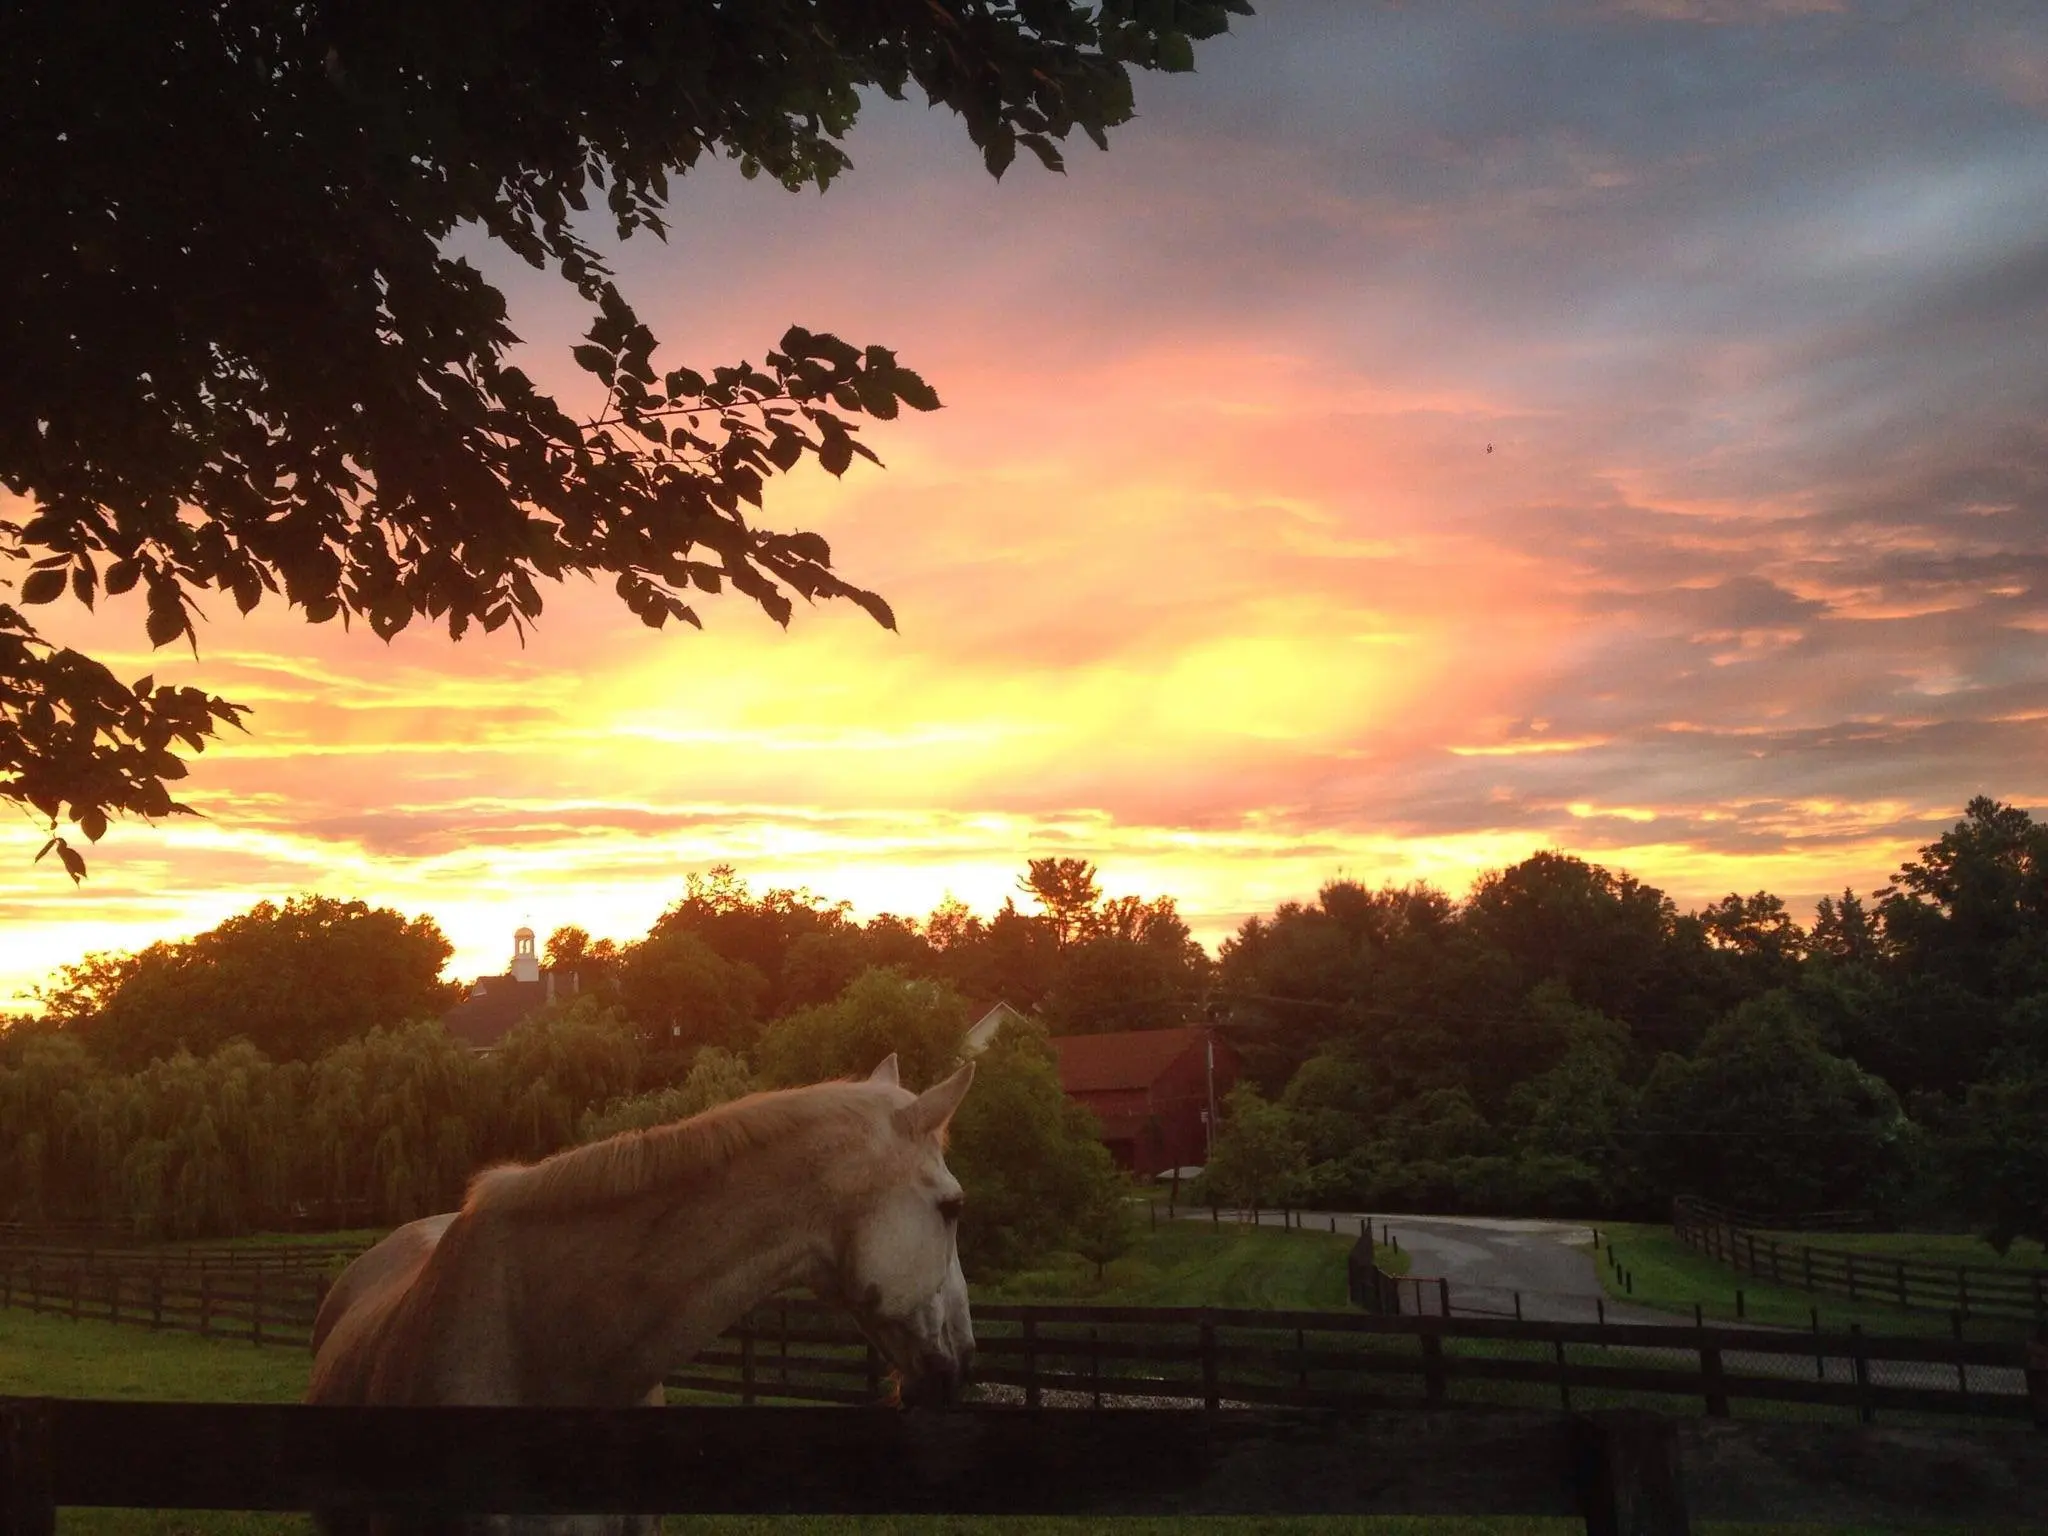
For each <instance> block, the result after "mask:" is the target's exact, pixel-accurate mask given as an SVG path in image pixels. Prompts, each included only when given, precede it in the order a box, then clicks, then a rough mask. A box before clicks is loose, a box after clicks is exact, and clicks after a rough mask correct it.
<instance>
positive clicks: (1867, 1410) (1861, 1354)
mask: <svg viewBox="0 0 2048 1536" xmlns="http://www.w3.org/2000/svg"><path fill="white" fill-rule="evenodd" d="M1849 1339H1850V1344H1849V1348H1850V1351H1851V1353H1852V1360H1853V1363H1854V1364H1855V1367H1856V1422H1857V1423H1859V1424H1874V1423H1876V1422H1877V1410H1876V1409H1874V1408H1872V1407H1871V1406H1870V1356H1869V1354H1868V1353H1866V1352H1865V1350H1864V1348H1863V1325H1862V1324H1861V1323H1851V1324H1850V1325H1849Z"/></svg>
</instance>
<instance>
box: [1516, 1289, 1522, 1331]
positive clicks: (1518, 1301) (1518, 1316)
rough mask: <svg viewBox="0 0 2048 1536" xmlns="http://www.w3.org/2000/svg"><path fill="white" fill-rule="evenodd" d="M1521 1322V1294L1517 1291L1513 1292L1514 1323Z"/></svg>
mask: <svg viewBox="0 0 2048 1536" xmlns="http://www.w3.org/2000/svg"><path fill="white" fill-rule="evenodd" d="M1521 1320H1522V1293H1521V1292H1520V1291H1517V1292H1515V1321H1516V1322H1518V1323H1519V1322H1520V1321H1521Z"/></svg>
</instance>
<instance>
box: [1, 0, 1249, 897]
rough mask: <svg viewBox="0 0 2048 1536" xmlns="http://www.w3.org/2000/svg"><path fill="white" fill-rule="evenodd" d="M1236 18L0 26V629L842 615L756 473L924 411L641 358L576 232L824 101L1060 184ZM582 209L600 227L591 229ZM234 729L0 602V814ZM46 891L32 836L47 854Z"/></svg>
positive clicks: (257, 20) (122, 785)
mask: <svg viewBox="0 0 2048 1536" xmlns="http://www.w3.org/2000/svg"><path fill="white" fill-rule="evenodd" d="M1249 10H1250V7H1249V5H1248V4H1246V3H1245V0H1102V3H1099V4H1096V3H1082V0H752V3H749V4H744V5H732V4H720V3H716V0H661V3H651V0H607V3H603V4H598V5H571V4H567V3H563V0H540V3H535V4H527V5H513V6H509V7H508V6H504V5H495V4H488V5H487V4H482V3H479V0H452V3H449V4H436V5H431V6H419V5H409V4H401V3H396V0H370V3H362V4H349V5H342V4H336V3H330V0H322V3H314V4H303V3H288V0H211V3H208V4H204V5H171V6H157V7H149V8H145V9H143V10H139V11H138V10H136V9H134V8H133V7H127V6H118V5H113V4H109V3H107V0H85V3H84V4H83V5H82V6H81V5H80V4H75V3H68V4H59V3H57V0H21V3H17V4H11V5H9V6H7V7H5V8H4V9H0V125H4V130H0V184H4V185H5V186H6V187H7V189H8V225H9V237H8V239H7V240H6V241H5V242H0V294H4V295H5V299H4V301H0V355H5V356H6V358H7V360H8V366H7V368H6V369H5V370H4V372H0V486H4V487H5V488H6V489H7V490H8V491H10V492H12V493H14V495H15V496H16V497H19V498H21V500H22V504H23V506H24V507H25V511H24V512H22V513H18V514H16V515H12V516H9V517H7V518H6V519H5V520H4V521H0V559H4V560H5V561H6V563H7V564H8V565H11V566H13V567H14V568H15V569H16V570H17V571H18V572H20V576H19V602H20V604H21V605H23V606H31V607H32V606H34V605H37V604H44V603H49V602H53V601H55V600H57V599H58V598H60V597H63V596H65V595H66V594H69V596H70V597H71V598H73V599H75V600H76V601H78V602H81V603H84V604H87V605H88V606H90V605H91V604H92V603H93V602H94V601H95V599H96V598H97V597H98V596H99V595H100V594H101V593H103V592H105V593H112V594H119V593H123V592H127V591H130V590H139V591H140V592H142V593H143V594H144V596H145V597H146V600H147V621H146V628H147V631H148V634H149V638H150V640H151V641H152V643H154V644H157V645H163V644H166V643H169V642H172V641H175V640H178V639H180V638H181V637H182V638H184V639H187V640H194V639H195V638H196V636H195V630H194V627H193V620H194V617H195V615H196V614H197V612H198V609H197V605H196V601H195V595H196V594H201V593H205V592H210V591H211V592H220V593H224V594H226V595H228V596H229V597H231V598H232V600H233V601H234V603H235V605H236V607H238V608H239V609H241V610H242V611H243V612H248V611H249V610H250V609H252V608H254V607H256V606H257V605H258V604H260V603H262V602H263V601H264V600H265V598H266V597H269V596H273V595H275V596H280V597H282V599H283V600H284V601H285V602H286V603H287V604H289V605H290V606H291V607H293V608H296V609H298V610H300V611H301V612H303V614H304V615H305V617H306V618H307V619H309V620H311V621H313V622H315V623H321V622H325V621H327V620H329V619H333V618H337V617H339V618H341V619H342V620H343V621H344V622H348V621H350V620H354V619H360V620H361V621H363V622H364V623H365V624H367V625H368V626H369V627H370V629H371V630H372V631H373V632H374V633H376V634H378V635H381V636H390V635H392V634H395V633H396V632H398V631H399V630H401V629H403V628H405V627H406V626H407V625H408V624H409V623H411V622H412V621H413V620H414V619H417V618H426V619H430V620H433V621H436V622H439V623H442V624H445V625H446V626H447V628H448V631H449V633H450V634H451V635H453V636H456V637H460V636H461V635H462V634H463V633H464V632H465V631H466V630H467V629H469V627H470V626H471V625H480V626H481V627H483V628H484V629H486V630H495V629H497V628H499V627H500V626H502V625H505V624H507V623H510V624H513V625H514V626H517V627H521V628H523V627H524V626H525V625H527V624H529V623H530V622H531V621H533V620H534V619H535V618H537V617H538V616H539V614H540V612H541V606H542V603H541V595H540V583H541V582H543V581H548V580H559V579H561V578H563V577H565V576H567V575H570V574H577V573H580V574H585V575H590V576H600V575H602V576H605V577H608V578H611V579H612V581H613V584H614V586H615V589H616V591H617V593H618V595H619V597H620V599H621V600H622V601H623V602H624V603H625V604H626V606H627V607H628V608H630V609H631V610H632V611H633V612H634V613H635V614H637V615H638V616H639V617H641V618H642V619H643V620H645V621H646V622H647V623H649V624H652V625H661V624H664V623H666V622H667V621H669V620H671V619H679V620H682V621H684V622H688V623H693V624H694V623H696V622H698V618H697V613H696V609H695V606H694V604H695V603H696V602H697V601H698V600H699V596H700V595H701V594H708V593H717V592H720V591H723V590H724V589H725V588H727V587H728V586H729V587H731V588H732V589H733V590H735V591H737V592H739V593H741V594H742V595H744V596H745V597H747V598H749V599H751V600H752V601H753V602H754V603H756V604H758V605H759V606H760V607H761V608H762V609H764V610H765V611H766V612H767V613H769V614H770V615H771V616H773V617H774V618H776V619H777V620H779V621H783V622H786V621H787V620H788V618H789V616H790V613H791V609H792V599H793V598H795V597H801V598H804V599H806V600H816V599H820V598H846V599H850V600H852V601H854V602H856V603H859V604H860V605H861V606H863V607H864V608H866V609H867V610H868V612H869V613H871V614H872V615H873V616H874V617H875V618H876V619H877V620H878V621H880V622H882V623H884V624H893V620H892V618H891V616H890V613H889V609H888V607H887V606H886V604H885V603H884V602H883V601H882V600H881V599H880V598H879V597H878V596H876V595H875V594H873V593H871V592H868V591H865V590H863V589H861V588H859V587H857V586H854V585H852V584H851V583H849V582H847V581H845V580H844V579H843V578H841V577H840V576H839V575H838V574H837V572H836V571H835V570H834V568H833V564H832V553H831V550H830V549H829V548H828V547H827V545H826V543H825V541H824V540H823V539H821V538H819V537H818V536H817V535H815V534H811V533H803V532H782V531H776V530H772V529H769V528H766V527H762V526H757V525H756V524H755V522H754V521H753V520H752V515H751V510H750V509H758V508H759V507H760V506H761V505H762V501H763V494H764V488H765V485H766V482H767V481H768V479H769V478H770V477H772V476H773V475H775V474H777V473H781V472H786V471H788V470H790V469H792V468H794V467H795V466H796V465H798V464H799V463H801V462H804V461H806V460H809V461H814V462H815V463H816V464H818V465H819V466H820V467H822V468H823V469H825V470H826V471H827V472H829V473H832V474H835V475H837V474H841V473H844V471H845V470H846V469H847V467H848V466H849V465H850V464H851V463H852V461H853V459H854V458H855V457H857V456H858V457H866V458H870V459H872V458H874V454H873V452H872V450H870V449H868V448H867V447H866V446H865V445H864V444H863V443H862V442H861V441H860V439H859V437H858V435H857V434H858V429H859V425H860V422H861V420H863V419H866V418H874V419H881V420H887V419H889V418H892V417H894V416H896V415H897V414H898V412H899V411H900V410H901V409H903V408H905V407H908V408H910V409H912V410H932V409H935V408H936V407H937V406H938V404H939V400H938V396H937V394H936V393H935V392H934V391H933V389H932V388H931V387H930V386H929V385H928V384H926V383H925V381H924V380H923V379H921V378H919V377H918V375H917V374H916V373H914V372H912V371H911V370H910V369H908V368H906V367H904V366H903V365H902V364H901V363H899V362H898V361H897V359H896V357H895V355H894V353H892V352H891V351H890V350H889V349H887V348H886V347H882V346H876V345H865V346H863V345H854V344H850V343H847V342H844V341H841V340H840V339H839V338H837V337H835V336H831V335H826V334H819V333H814V332H812V331H809V330H806V329H804V328H803V327H801V326H796V327H792V328H790V329H789V330H788V331H787V332H786V333H785V334H784V335H783V336H782V337H781V338H780V340H779V341H777V342H776V344H775V345H774V346H773V347H771V348H769V349H767V351H766V352H765V353H764V354H763V356H762V358H761V360H760V361H759V362H752V361H742V362H738V363H734V364H730V365H725V366H719V367H713V368H710V369H709V370H708V371H699V370H698V369H697V368H694V367H691V366H688V365H686V364H680V363H675V362H673V361H668V360H664V362H662V363H659V364H658V363H657V362H656V359H655V354H656V352H657V350H658V348H659V343H658V341H657V338H656V337H655V335H654V334H653V332H652V331H651V330H649V329H648V327H647V326H646V325H645V324H644V323H643V322H642V321H641V320H640V318H639V316H638V315H637V314H636V313H635V311H634V309H633V307H632V305H631V304H630V303H629V302H628V301H627V299H626V298H625V296H624V295H623V294H622V293H621V292H620V290H619V288H618V286H617V284H616V283H615V282H614V281H613V278H612V275H611V271H610V268H609V267H608V265H607V262H606V258H605V254H604V251H603V250H602V249H600V248H599V246H598V245H597V244H596V243H594V241H593V235H592V231H593V230H594V229H596V228H599V227H601V226H604V225H609V227H610V230H611V232H612V233H613V234H615V235H616V237H617V238H619V239H625V238H628V237H630V236H631V235H633V234H635V233H636V232H640V231H647V232H651V233H653V234H655V235H657V236H659V235H661V234H662V233H663V231H664V227H665V226H664V220H665V217H666V214H665V209H666V205H667V201H668V197H669V188H670V180H671V178H673V177H675V176H677V175H680V174H682V173H684V172H686V171H688V170H689V169H691V168H692V167H693V166H696V165H697V164H699V163H700V162H701V161H702V160H703V159H704V158H705V157H706V156H719V155H723V156H727V157H730V158H731V159H733V160H735V161H737V162H738V164H739V166H740V168H741V170H742V171H743V172H744V173H745V174H747V175H749V176H754V175H758V174H762V173H766V174H767V175H769V176H771V177H773V178H774V179H775V180H777V181H779V182H781V183H782V184H783V185H784V186H787V187H789V188H791V189H792V190H795V189H798V188H801V187H805V186H816V187H818V188H820V189H823V188H824V187H826V186H827V185H829V184H830V182H831V181H832V180H833V179H834V178H835V177H836V176H837V175H839V174H840V173H841V172H842V171H844V170H845V169H847V168H848V166H849V165H850V163H851V162H850V161H849V159H848V156H847V153H846V150H845V148H844V141H845V139H846V136H847V134H848V132H849V131H850V130H851V128H852V126H853V124H854V121H855V119H856V117H857V116H858V114H859V111H860V109H861V106H862V104H863V99H864V95H866V94H869V93H880V94H882V95H886V96H889V97H893V98H899V99H900V98H902V97H904V96H906V95H907V94H908V93H909V92H910V91H911V89H912V88H915V89H916V90H918V91H919V92H921V93H922V94H923V95H924V96H925V97H926V99H927V100H928V101H929V102H930V103H932V104H933V105H935V106H944V107H946V108H948V109H950V110H951V111H953V112H954V113H956V114H958V116H959V117H960V118H961V120H962V121H963V122H964V124H965V126H966V129H967V133H968V136H969V138H970V139H971V140H972V141H973V143H974V144H975V145H976V146H977V147H978V148H979V150H980V151H981V154H982V157H983V160H984V163H985V164H986V165H987V167H988V169H989V170H990V171H991V172H992V173H994V174H997V175H1000V174H1001V173H1002V172H1003V171H1004V169H1006V168H1007V167H1008V166H1009V164H1010V163H1011V161H1012V160H1013V159H1014V158H1015V155H1016V153H1017V151H1018V150H1019V149H1020V148H1022V149H1026V150H1029V151H1030V152H1031V153H1032V154H1033V155H1034V156H1035V157H1036V158H1037V159H1038V160H1039V161H1041V162H1042V163H1044V164H1045V165H1047V166H1049V167H1053V168H1057V167H1058V166H1059V165H1060V144H1061V142H1062V141H1063V140H1065V139H1066V138H1068V137H1069V135H1071V134H1072V133H1073V132H1074V131H1075V130H1076V129H1078V130H1080V131H1081V132H1082V133H1083V134H1085V135H1086V136H1087V137H1089V138H1090V139H1092V140H1093V141H1094V142H1095V143H1096V144H1097V145H1098V146H1103V147H1106V146H1107V137H1106V135H1107V131H1108V130H1109V129H1111V128H1114V127H1116V126H1117V125H1119V124H1121V123H1123V122H1125V121H1127V120H1128V119H1129V118H1130V116H1131V112H1132V95H1131V71H1132V70H1133V69H1134V68H1135V69H1162V70H1186V69H1191V68H1193V65H1194V51H1193V42H1194V41H1195V40H1197V39H1201V38H1206V37H1211V36H1214V35H1215V34H1217V33H1219V32H1222V31H1223V30H1224V29H1225V28H1226V26H1227V25H1228V18H1229V15H1230V14H1232V13H1236V14H1245V13H1248V12H1249ZM600 210H601V211H600ZM459 231H470V232H476V233H480V234H481V235H482V236H483V237H484V238H486V239H488V240H489V241H491V242H494V243H495V244H497V245H499V246H501V247H503V248H504V249H506V250H508V251H509V252H511V253H513V254H514V255H516V256H517V257H519V258H520V259H522V260H524V261H525V262H527V263H528V264H530V265H531V266H533V267H536V268H540V269H544V270H552V271H554V272H556V273H558V274H559V275H560V277H561V278H562V280H563V281H565V282H567V283H568V284H570V285H572V286H573V288H574V289H575V291H576V292H577V293H578V294H579V295H580V296H581V298H582V300H583V301H584V303H585V304H587V306H588V308H589V312H590V315H591V323H590V327H589V330H588V333H587V335H586V338H585V340H584V341H583V343H582V344H581V345H579V346H577V347H576V348H575V351H574V358H575V361H576V363H577V365H578V366H579V367H581V368H582V369H583V370H585V371H586V372H588V373H589V374H591V375H592V376H593V379H594V381H595V385H596V386H601V387H602V391H603V404H602V406H601V407H600V408H599V409H597V410H596V411H595V412H594V413H591V414H589V415H586V416H584V417H583V418H582V419H577V418H576V417H575V416H573V415H572V414H571V413H570V412H568V411H566V410H564V409H563V408H562V406H561V405H560V404H558V403H557V401H556V400H555V399H553V398H552V397H550V396H549V395H548V394H547V393H546V392H545V391H543V390H541V389H540V388H538V387H537V386H536V385H535V383H534V382H533V380H532V379H531V378H529V377H528V376H527V375H526V374H525V373H524V372H522V371H521V370H520V369H519V368H517V367H515V366H512V365H511V364H510V363H509V362H508V361H507V355H506V354H507V349H508V348H509V347H511V346H512V344H513V343H514V342H515V341H516V340H517V337H516V335H515V333H514V331H513V329H512V326H511V322H510V318H509V316H508V314H507V310H506V304H505V300H504V297H503V295H502V294H501V293H499V291H498V290H497V289H496V288H494V287H493V286H492V285H491V284H490V283H489V282H487V281H486V280H485V279H484V277H483V276H482V275H481V274H480V273H479V272H478V270H477V269H476V268H475V267H473V266H471V265H470V264H469V263H468V262H466V261H464V260H462V259H461V258H460V257H458V256H456V255H454V254H451V250H450V245H449V239H450V237H451V236H452V235H455V234H456V233H457V232H459ZM240 718H241V711H240V710H239V709H238V708H237V707H236V706H234V705H232V704H229V703H227V702H226V701H224V700H221V699H218V698H211V697H208V696H206V695H204V694H203V693H200V692H198V691H196V690H159V689H156V688H155V687H154V685H153V683H151V682H150V680H148V679H144V680H142V681H140V682H137V683H134V684H125V683H122V682H120V681H118V680H117V679H115V678H114V677H113V676H112V674H110V673H109V672H108V671H107V670H106V668H104V667H103V666H101V665H99V664H98V663H95V662H92V661H91V660H90V659H89V658H86V657H83V656H81V655H79V654H77V653H75V652H72V651H67V650H57V649H54V648H52V647H51V646H49V645H47V644H45V643H44V642H43V641H42V639H41V637H40V636H39V635H38V634H37V632H36V631H35V629H34V628H33V627H32V626H31V625H30V623H29V622H28V620H27V619H26V618H25V617H24V615H23V613H22V611H21V608H20V607H17V606H9V605H0V797H5V798H8V799H12V800H14V801H16V802H18V803H21V804H25V805H29V806H33V807H34V808H35V809H36V810H37V811H39V812H40V813H41V814H42V815H43V816H44V817H46V818H48V820H49V821H50V822H51V824H52V827H53V829H54V828H56V827H58V826H60V825H61V824H62V822H63V821H64V819H65V818H66V817H67V816H68V818H69V819H70V820H71V821H72V822H75V823H76V824H77V826H78V828H79V829H80V830H81V831H82V832H83V834H84V835H85V836H86V837H87V838H88V839H94V838H97V837H98V836H99V835H101V833H102V832H104V830H105V824H106V818H107V817H108V816H109V815H110V814H114V813H120V812H131V813H136V814H141V815H145V816H160V815H165V814H169V813H172V812H175V811H178V810H180V809H182V807H180V806H179V805H177V804H176V803H175V802H173V801H171V800H170V798H169V796H168V794H167V793H166V791H165V790H164V787H163V786H164V783H165V781H166V780H172V779H175V778H177V777H178V776H179V775H180V773H181V772H182V771H183V767H182V764H181V763H180V762H179V761H178V759H177V758H176V755H175V754H174V753H173V752H172V751H171V746H172V743H173V742H174V741H182V743H183V744H184V746H185V747H186V748H188V749H189V750H192V751H197V750H199V749H200V748H201V747H202V745H203V743H204V741H205V739H206V738H207V737H208V736H209V735H211V734H212V733H213V732H214V731H215V730H216V729H217V728H218V727H219V726H220V725H222V724H226V723H238V722H239V720H240ZM61 851H62V853H63V854H64V863H65V865H66V867H67V868H69V869H70V870H71V872H72V873H73V875H74V877H75V876H76V875H78V874H79V873H81V872H82V869H83V865H82V862H80V860H79V859H78V857H77V853H76V850H75V849H72V848H70V847H69V845H68V844H65V845H63V846H62V849H61Z"/></svg>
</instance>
